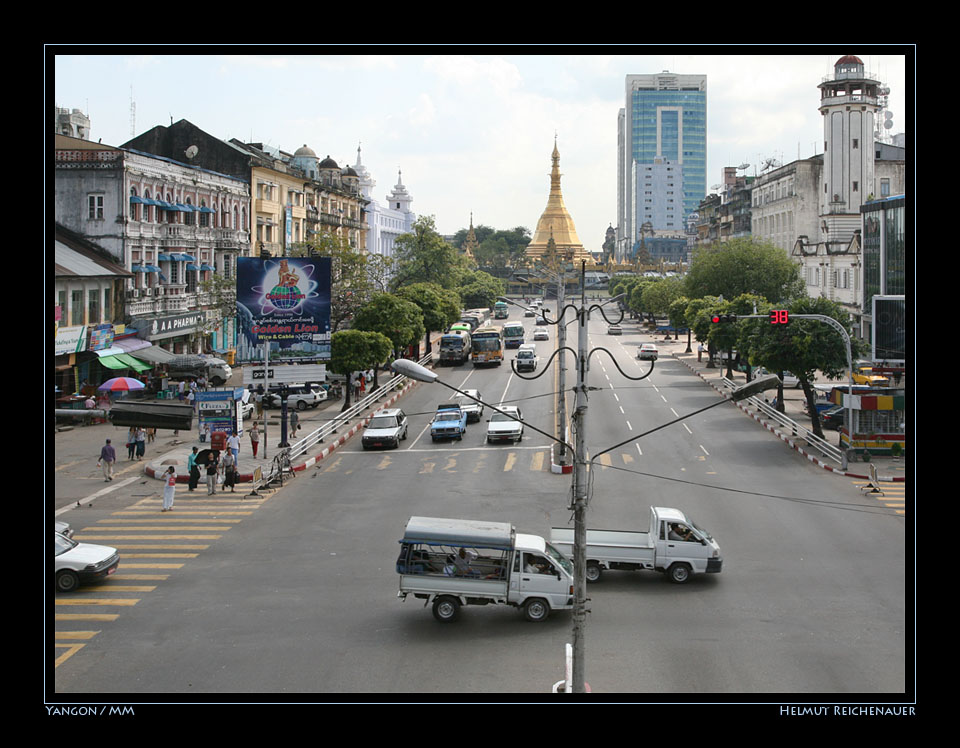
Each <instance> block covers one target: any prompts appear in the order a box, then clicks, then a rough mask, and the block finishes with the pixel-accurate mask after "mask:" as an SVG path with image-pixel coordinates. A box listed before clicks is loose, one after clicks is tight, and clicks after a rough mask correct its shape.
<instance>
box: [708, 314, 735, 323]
mask: <svg viewBox="0 0 960 748" xmlns="http://www.w3.org/2000/svg"><path fill="white" fill-rule="evenodd" d="M710 321H711V322H712V323H713V324H715V325H716V324H719V323H720V322H736V321H737V315H736V314H714V315H713V316H712V317H711V318H710Z"/></svg>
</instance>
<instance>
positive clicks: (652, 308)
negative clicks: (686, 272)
mask: <svg viewBox="0 0 960 748" xmlns="http://www.w3.org/2000/svg"><path fill="white" fill-rule="evenodd" d="M682 295H683V281H682V280H681V279H680V278H659V279H657V280H655V281H653V282H652V283H650V284H649V285H648V286H646V287H645V289H644V292H643V306H644V308H645V310H646V311H647V312H649V313H650V314H653V315H656V316H664V317H665V316H667V315H668V314H669V312H670V305H671V304H672V303H673V301H674V300H675V299H678V298H680V297H681V296H682Z"/></svg>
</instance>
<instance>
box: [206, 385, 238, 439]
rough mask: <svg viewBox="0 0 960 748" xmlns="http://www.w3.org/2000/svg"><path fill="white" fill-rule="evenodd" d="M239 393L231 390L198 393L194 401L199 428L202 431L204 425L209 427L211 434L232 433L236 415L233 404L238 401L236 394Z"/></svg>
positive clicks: (235, 408) (235, 407)
mask: <svg viewBox="0 0 960 748" xmlns="http://www.w3.org/2000/svg"><path fill="white" fill-rule="evenodd" d="M241 393H242V391H241ZM241 393H238V392H237V391H236V390H232V389H229V390H207V391H205V392H198V393H197V394H196V401H197V415H198V416H199V420H200V428H201V429H202V428H203V426H204V424H206V425H208V426H209V427H210V433H211V434H212V433H214V432H215V431H223V432H224V433H227V434H229V433H230V432H232V431H233V429H234V426H235V424H234V421H235V419H236V414H237V406H236V404H235V403H236V400H237V399H238V394H241ZM238 428H239V427H238Z"/></svg>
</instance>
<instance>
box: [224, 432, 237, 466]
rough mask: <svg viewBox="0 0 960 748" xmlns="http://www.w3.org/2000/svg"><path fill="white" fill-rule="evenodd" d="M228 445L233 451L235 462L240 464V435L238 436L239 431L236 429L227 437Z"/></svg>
mask: <svg viewBox="0 0 960 748" xmlns="http://www.w3.org/2000/svg"><path fill="white" fill-rule="evenodd" d="M227 447H228V448H229V450H230V451H231V452H233V463H234V464H235V465H239V464H240V437H239V436H237V432H236V431H234V432H233V433H232V434H230V436H228V437H227Z"/></svg>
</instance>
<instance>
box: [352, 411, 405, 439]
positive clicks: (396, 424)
mask: <svg viewBox="0 0 960 748" xmlns="http://www.w3.org/2000/svg"><path fill="white" fill-rule="evenodd" d="M406 438H407V416H406V414H405V413H404V412H403V411H402V410H400V409H399V408H391V409H386V410H380V411H377V412H376V413H374V414H373V418H371V419H370V422H369V423H368V424H367V427H366V429H364V431H363V436H362V437H361V438H360V444H361V445H362V446H363V448H364V449H370V448H371V447H394V448H397V447H399V446H400V442H402V441H403V440H404V439H406Z"/></svg>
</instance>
